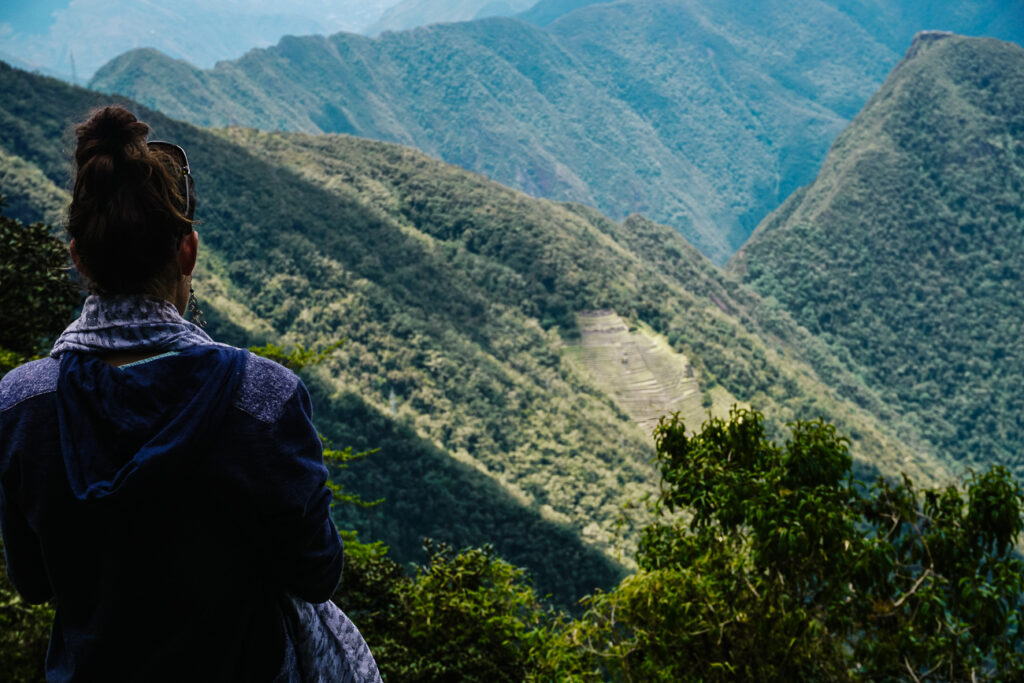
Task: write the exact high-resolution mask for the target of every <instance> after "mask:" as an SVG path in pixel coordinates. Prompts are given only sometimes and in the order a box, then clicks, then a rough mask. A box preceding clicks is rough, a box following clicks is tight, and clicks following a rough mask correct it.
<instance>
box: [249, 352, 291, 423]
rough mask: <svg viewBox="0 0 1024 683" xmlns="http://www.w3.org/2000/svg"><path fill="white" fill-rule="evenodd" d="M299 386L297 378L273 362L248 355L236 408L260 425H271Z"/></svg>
mask: <svg viewBox="0 0 1024 683" xmlns="http://www.w3.org/2000/svg"><path fill="white" fill-rule="evenodd" d="M298 386H299V378H298V376H297V375H296V374H295V373H294V372H292V371H291V370H289V369H288V368H286V367H284V366H283V365H280V364H279V363H275V362H274V361H272V360H268V359H266V358H263V357H262V356H257V355H256V354H254V353H251V352H250V353H249V358H248V361H247V362H246V364H245V373H244V374H243V375H242V385H241V386H240V387H239V389H238V394H237V396H236V398H235V407H236V408H238V409H239V410H242V411H244V412H246V413H248V414H249V415H252V416H253V417H255V418H256V419H257V420H260V421H261V422H274V421H276V420H277V419H278V418H279V417H281V413H282V412H283V411H284V405H285V403H287V402H288V399H290V398H291V397H292V395H293V394H294V393H295V390H296V388H297V387H298Z"/></svg>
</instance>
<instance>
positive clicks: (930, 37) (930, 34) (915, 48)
mask: <svg viewBox="0 0 1024 683" xmlns="http://www.w3.org/2000/svg"><path fill="white" fill-rule="evenodd" d="M954 35H956V34H955V33H953V32H952V31H937V30H927V31H918V32H917V33H916V34H914V40H913V41H912V42H911V43H910V47H909V48H907V54H906V56H905V57H904V60H907V59H913V58H914V57H916V56H917V55H918V54H919V53H920V52H921V50H923V49H927V46H929V45H931V44H932V43H937V42H938V41H940V40H945V39H946V38H950V37H952V36H954Z"/></svg>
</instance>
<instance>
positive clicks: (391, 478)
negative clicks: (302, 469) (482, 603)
mask: <svg viewBox="0 0 1024 683" xmlns="http://www.w3.org/2000/svg"><path fill="white" fill-rule="evenodd" d="M0 80H2V85H3V88H4V90H5V92H8V93H10V97H9V98H8V99H6V100H5V101H4V102H3V103H0V120H2V121H3V123H4V125H3V126H2V127H0V147H2V148H3V149H4V150H6V154H8V155H9V156H11V157H17V158H18V159H20V160H21V165H22V167H24V168H29V169H34V172H36V173H37V174H41V176H42V177H44V178H45V179H46V183H47V185H46V187H47V188H48V189H47V191H46V192H45V193H44V195H45V196H47V197H51V196H52V197H56V196H59V195H60V193H61V192H63V190H62V189H61V188H62V187H65V186H66V185H65V183H66V178H67V174H68V162H67V158H66V156H65V155H64V153H62V151H61V150H62V148H63V149H67V148H68V147H69V145H70V142H69V140H68V138H67V137H64V136H63V134H64V133H65V132H66V127H67V126H68V125H69V122H72V121H75V120H81V119H82V118H84V116H85V115H86V113H87V112H88V110H89V109H90V108H91V107H93V106H96V105H97V104H100V103H103V102H106V101H110V100H109V99H107V98H104V97H103V96H100V95H97V94H95V93H90V92H88V91H85V90H80V89H75V88H71V87H68V86H65V85H63V84H60V83H58V82H56V81H52V80H49V79H42V78H39V77H34V76H30V75H28V74H25V73H23V72H19V71H16V70H12V69H7V68H3V67H0ZM127 104H128V105H129V106H133V107H135V106H137V105H134V104H132V103H130V102H128V103H127ZM139 111H140V114H141V115H142V117H143V118H144V119H145V120H147V121H149V122H150V123H151V124H153V125H154V127H155V132H154V135H156V136H159V137H161V138H164V139H171V140H175V141H177V142H180V143H181V144H183V145H184V146H185V147H186V148H187V149H188V150H189V158H190V161H191V162H192V168H193V175H194V176H195V178H196V180H197V185H198V187H199V202H200V209H199V214H198V216H199V218H200V219H201V221H202V222H201V224H200V226H199V233H200V240H201V243H202V245H203V246H202V254H203V255H202V256H201V259H200V268H199V272H198V273H197V288H198V291H199V294H200V296H201V297H202V298H203V300H204V306H205V307H206V308H207V312H208V314H209V318H210V320H211V331H212V332H213V333H214V334H215V336H217V337H218V338H219V339H222V340H224V341H227V342H230V343H235V344H237V345H252V344H263V343H265V342H267V341H274V342H275V343H282V344H297V343H298V344H302V345H304V346H305V347H306V348H319V347H323V346H326V345H329V344H333V343H334V342H336V341H338V340H339V339H345V340H346V343H345V344H344V345H343V346H342V347H341V349H339V350H338V352H336V353H335V354H334V355H332V357H331V358H330V359H329V360H328V361H327V362H325V363H324V365H323V366H322V367H319V368H316V369H315V370H314V371H311V373H310V375H311V376H310V378H309V384H310V387H311V390H312V392H313V393H314V395H315V396H316V397H317V399H318V405H319V406H321V408H319V410H320V411H321V412H320V413H319V414H318V416H317V418H318V423H319V424H320V425H321V429H322V430H323V432H324V434H325V435H326V436H327V437H328V438H330V439H331V440H332V441H333V442H334V443H338V444H345V445H352V446H353V447H355V448H357V449H360V450H364V449H368V448H380V449H381V452H380V453H379V454H378V455H377V456H375V457H373V458H369V459H367V460H366V461H364V462H361V463H358V464H355V465H353V466H352V468H350V469H349V470H347V471H346V472H345V473H343V474H341V475H340V476H341V478H342V481H343V482H344V484H345V485H346V486H348V487H350V488H351V489H352V490H354V491H356V492H358V493H359V494H361V495H363V496H364V497H365V498H366V499H370V500H373V499H377V498H381V497H383V498H386V499H387V502H386V503H384V504H383V505H381V506H379V507H377V508H373V509H371V510H361V509H351V510H350V509H344V510H342V511H339V513H338V515H339V516H338V521H339V523H340V524H342V525H344V526H346V527H351V528H356V529H358V530H359V531H360V533H361V534H363V535H364V536H365V537H367V538H374V539H377V538H379V539H382V540H384V541H385V542H387V543H388V544H389V546H390V547H391V549H392V552H393V553H394V555H395V557H396V558H398V560H399V561H401V562H407V561H411V560H418V559H422V557H423V556H422V550H421V539H422V538H423V537H424V536H429V537H433V538H436V539H437V540H439V541H441V542H445V543H449V544H451V545H453V546H455V547H465V546H480V545H482V544H484V543H493V544H494V547H495V549H496V551H497V552H498V553H499V554H500V555H501V556H502V557H505V558H506V559H509V560H510V561H513V562H514V563H516V564H517V565H520V566H523V567H526V568H527V569H528V570H529V571H530V572H531V576H532V578H533V580H534V581H535V582H536V586H537V588H538V590H539V591H540V592H541V594H543V595H547V594H552V595H553V596H554V598H555V599H556V601H558V602H559V603H561V604H563V605H571V604H573V603H574V602H575V600H576V599H577V598H578V597H579V596H581V595H584V594H586V593H589V592H590V591H592V590H593V588H594V587H597V586H603V587H608V586H611V585H614V583H615V582H616V581H617V580H618V578H619V577H620V576H621V572H622V571H623V568H624V567H623V565H626V566H628V565H629V564H630V563H631V558H632V556H633V553H634V548H635V544H636V542H637V539H638V538H639V536H638V534H639V527H640V518H639V515H640V510H639V508H637V507H636V506H635V505H633V506H632V507H629V505H630V504H631V503H632V502H635V501H636V500H637V499H639V498H642V497H643V496H645V495H651V494H653V493H654V492H655V491H656V488H657V476H656V473H655V471H654V470H653V468H652V467H651V465H650V463H649V460H650V457H651V454H652V451H651V445H650V438H649V436H648V435H646V434H644V433H643V432H642V431H640V430H639V429H638V428H637V427H636V426H635V425H634V424H633V423H632V422H631V421H630V420H629V418H628V416H627V415H626V414H625V413H624V412H623V411H622V410H621V409H619V408H618V406H616V405H615V403H614V401H612V400H611V399H610V398H609V397H608V396H607V395H606V394H604V393H602V392H601V391H600V390H598V389H597V388H596V387H595V386H594V385H593V384H592V382H591V380H590V379H589V377H588V376H587V375H586V373H585V372H583V371H582V369H581V368H580V367H579V366H577V365H575V364H574V363H573V362H572V360H571V358H567V357H566V356H565V354H563V346H564V344H565V340H566V339H569V340H571V339H572V336H573V329H574V321H575V317H574V316H575V313H576V312H578V311H580V310H587V309H594V308H613V309H615V310H616V311H617V312H618V313H619V314H620V315H622V316H623V317H624V318H625V319H627V320H629V321H633V322H635V323H637V324H640V323H643V324H645V325H647V326H649V328H651V329H653V330H654V331H655V332H657V333H659V334H662V335H664V336H665V337H666V338H667V339H668V340H669V341H670V342H671V343H672V344H673V346H674V347H675V348H677V349H679V350H680V351H682V352H684V353H685V354H686V355H687V357H688V358H690V359H691V361H692V363H693V365H694V367H695V369H696V370H697V373H698V378H699V381H700V382H701V384H702V385H703V386H704V387H705V390H707V389H709V388H710V387H713V386H715V385H716V384H717V385H719V386H720V387H722V388H724V389H725V390H726V391H727V392H729V393H730V394H731V395H732V396H733V397H735V399H737V400H740V401H744V402H747V403H749V404H753V405H756V406H758V407H759V408H761V409H764V410H766V411H768V413H767V414H769V415H771V420H770V427H771V428H772V429H774V430H776V432H778V433H782V431H781V430H782V425H783V424H784V423H785V422H786V421H789V420H793V419H813V418H815V417H818V416H826V417H828V418H829V419H832V420H834V421H835V422H836V423H837V424H838V425H840V428H842V429H844V430H845V431H846V432H847V433H849V434H850V435H851V438H853V439H854V443H855V447H854V454H855V458H856V461H857V462H858V463H859V465H858V466H859V467H860V468H861V469H862V470H863V471H864V472H873V471H881V472H893V471H899V470H900V469H906V470H907V471H909V472H912V473H913V476H915V478H917V479H919V480H921V481H928V482H931V481H936V480H941V478H942V472H943V470H942V467H941V465H938V464H937V463H936V462H935V460H934V459H933V458H932V456H931V455H930V454H929V453H928V452H927V451H922V450H920V449H917V448H914V447H913V445H912V444H914V443H916V442H919V441H920V438H919V437H917V436H915V435H914V434H913V432H912V431H908V430H906V429H905V428H904V426H902V425H900V424H899V422H898V419H897V417H896V416H893V415H887V414H885V413H884V412H882V411H881V410H880V407H881V408H884V404H882V403H881V402H880V401H879V400H878V399H877V397H875V396H873V395H872V393H871V392H870V391H867V390H866V389H865V388H864V387H863V383H862V382H861V381H860V380H859V379H858V378H857V377H856V375H854V374H853V373H851V372H850V371H849V370H848V369H846V368H844V367H843V366H842V364H841V363H839V362H837V361H835V360H829V356H828V353H827V352H826V350H825V348H824V346H823V345H821V344H820V343H808V335H807V334H806V333H805V332H803V331H802V330H800V329H799V328H798V327H797V326H796V325H795V324H793V322H792V320H790V319H789V318H788V316H786V315H785V314H782V313H772V312H769V311H768V310H767V309H765V307H764V306H763V305H762V304H761V302H760V301H759V299H758V298H757V296H756V295H754V294H752V293H749V292H745V291H742V288H740V286H739V285H738V283H735V282H731V281H730V280H729V278H727V277H724V276H722V274H721V273H720V272H718V271H717V270H716V269H715V268H714V267H713V266H711V264H710V263H709V262H707V261H705V260H704V259H703V257H701V256H700V255H699V254H698V253H697V252H696V251H695V250H694V249H693V248H692V247H690V246H689V245H687V244H686V242H685V241H684V240H683V239H682V238H681V237H680V236H679V235H678V233H676V232H674V231H673V230H671V229H670V228H666V227H664V226H658V225H656V224H654V223H650V222H648V221H643V220H640V219H636V220H633V221H631V222H630V223H629V225H630V226H631V228H635V232H636V234H637V235H638V237H636V238H635V241H636V243H637V245H638V246H637V247H636V248H637V249H640V248H641V247H640V246H639V245H641V244H646V245H647V246H646V247H644V248H645V249H652V248H653V247H652V245H653V244H654V243H655V242H657V241H661V242H662V244H663V247H662V249H663V250H664V251H665V255H664V256H663V257H659V258H656V259H652V260H651V262H647V261H646V260H645V259H644V258H643V257H642V256H641V255H640V254H639V253H637V252H635V251H633V250H632V249H630V248H629V247H628V246H626V244H627V241H626V239H625V238H624V237H623V235H624V233H626V232H632V230H626V229H625V226H624V225H620V224H618V223H615V222H613V221H610V220H608V219H607V218H605V217H603V216H600V214H597V213H596V212H594V211H592V210H589V209H584V208H583V207H580V206H577V205H567V204H565V205H558V204H552V203H550V202H545V201H540V200H535V199H530V198H529V197H526V196H525V195H522V194H520V193H517V192H514V191H512V190H509V189H507V188H503V187H501V186H500V185H497V184H496V183H492V182H489V181H487V180H485V179H483V178H481V177H480V176H476V175H473V174H469V173H467V172H465V171H462V170H460V169H457V168H455V167H452V166H447V165H444V164H441V163H439V162H436V161H434V160H431V159H429V158H427V157H425V156H424V155H422V154H420V153H418V152H414V151H412V150H409V149H405V148H401V147H397V146H394V145H389V144H385V143H374V142H369V141H365V140H358V139H355V138H349V137H344V136H320V137H314V136H305V135H296V134H264V133H257V132H255V131H250V130H244V129H228V130H222V131H218V132H213V131H207V130H203V129H197V128H195V127H193V126H190V125H187V124H182V123H178V122H174V121H171V120H169V119H167V118H165V117H163V116H162V115H160V114H158V113H155V112H149V111H146V110H142V109H140V110H139ZM26 187H28V184H27V183H26V182H21V183H14V184H12V190H11V198H12V199H11V203H12V206H13V205H14V204H15V202H19V204H18V205H19V206H31V201H29V199H30V198H29V199H26V198H25V197H26V195H25V194H24V193H23V192H24V189H25V188H26ZM43 215H45V211H44V209H42V208H39V209H36V213H34V214H33V213H32V212H27V213H26V214H23V215H22V216H21V217H22V218H24V219H25V220H36V219H37V218H39V217H41V216H43ZM691 286H692V287H693V289H690V287H691ZM762 309H764V310H762ZM816 368H820V370H818V369H816ZM819 372H820V373H821V374H820V375H819ZM823 378H827V382H828V384H826V383H825V382H823V381H822V379H823ZM829 385H832V386H829ZM624 506H625V507H624Z"/></svg>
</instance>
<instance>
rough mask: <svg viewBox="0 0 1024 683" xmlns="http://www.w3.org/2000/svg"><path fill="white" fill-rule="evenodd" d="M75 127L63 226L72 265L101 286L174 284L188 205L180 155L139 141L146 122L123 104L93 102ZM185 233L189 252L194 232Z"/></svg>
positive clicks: (166, 290)
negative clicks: (72, 179)
mask: <svg viewBox="0 0 1024 683" xmlns="http://www.w3.org/2000/svg"><path fill="white" fill-rule="evenodd" d="M75 133H76V135H77V137H78V146H77V148H76V150H75V165H76V167H77V174H76V177H75V188H74V193H73V195H72V200H71V207H70V209H69V211H68V232H69V233H70V234H71V237H72V239H73V252H74V256H75V263H76V265H78V267H79V270H80V271H82V274H83V275H84V276H85V277H86V278H88V280H89V281H90V282H91V284H92V286H93V288H94V289H95V290H97V291H99V292H101V293H105V294H140V293H148V294H153V295H157V296H167V295H169V294H172V293H174V292H176V291H177V290H179V289H180V282H181V280H182V275H183V269H182V264H181V263H180V260H181V259H180V253H179V252H180V251H181V249H182V244H183V242H184V241H186V237H190V236H191V235H192V234H193V228H192V215H191V214H192V213H193V212H194V210H195V197H194V196H190V195H192V192H193V189H192V184H191V182H190V178H189V176H187V174H186V173H185V169H183V168H182V165H181V163H180V160H178V159H176V158H175V155H174V154H169V153H168V151H167V150H166V148H165V147H162V146H154V147H152V148H151V147H150V146H149V145H147V142H146V136H147V135H148V134H149V126H148V125H146V124H145V123H143V122H141V121H139V120H138V119H137V118H136V117H135V115H134V114H132V113H131V112H130V111H128V110H127V109H125V108H123V107H118V106H113V107H104V108H103V109H97V110H95V111H94V112H93V113H92V114H91V115H90V117H89V119H88V120H87V121H85V122H84V123H80V124H79V125H78V126H77V127H76V129H75ZM187 241H188V243H189V244H190V245H193V249H192V251H193V255H192V259H193V260H194V238H190V239H188V240H187ZM187 270H188V271H189V272H191V265H189V266H188V268H187Z"/></svg>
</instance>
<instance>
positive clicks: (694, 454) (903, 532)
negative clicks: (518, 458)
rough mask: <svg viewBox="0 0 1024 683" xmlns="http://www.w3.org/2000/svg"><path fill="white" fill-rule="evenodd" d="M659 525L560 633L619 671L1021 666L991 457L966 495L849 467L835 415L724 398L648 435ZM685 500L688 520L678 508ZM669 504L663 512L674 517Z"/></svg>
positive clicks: (1014, 532)
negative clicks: (781, 415) (772, 429)
mask: <svg viewBox="0 0 1024 683" xmlns="http://www.w3.org/2000/svg"><path fill="white" fill-rule="evenodd" d="M657 439H658V456H657V459H658V463H659V466H660V469H661V472H662V481H663V489H662V493H661V496H660V497H659V500H658V503H657V506H656V510H658V511H659V512H660V513H661V515H662V516H663V519H662V520H661V521H657V522H655V523H654V524H652V525H650V526H648V527H647V528H646V529H645V530H644V534H643V538H642V541H641V544H640V549H639V551H638V553H637V560H638V563H639V565H640V567H641V569H640V571H639V572H638V573H637V575H636V576H633V577H630V578H629V579H626V580H625V581H624V582H623V583H622V584H621V585H620V586H619V587H618V588H617V589H616V590H614V591H612V592H610V593H606V594H598V595H597V596H595V597H594V598H592V599H590V605H591V608H590V611H588V612H587V614H586V615H584V617H583V618H582V619H581V620H579V621H578V622H577V624H576V627H575V630H571V631H567V632H566V633H565V634H563V636H562V637H563V638H565V645H564V647H569V648H577V649H578V650H579V652H582V653H584V654H583V656H581V657H580V659H579V660H578V661H577V662H576V663H575V667H576V669H577V671H580V672H584V673H586V672H590V673H596V672H601V673H602V674H603V675H605V676H610V677H611V678H613V679H615V680H666V681H669V680H672V681H677V680H736V679H744V680H846V679H851V678H864V679H867V680H894V679H903V678H906V677H907V676H908V675H909V676H910V677H911V678H914V679H920V680H925V679H928V680H944V681H959V680H973V679H975V678H978V679H980V678H988V677H992V676H995V677H997V678H1003V679H1005V678H1013V677H1016V676H1020V675H1022V674H1024V657H1022V655H1021V645H1022V644H1024V643H1022V635H1024V634H1022V632H1021V629H1020V626H1021V624H1020V617H1021V615H1022V611H1021V610H1022V603H1021V595H1022V591H1024V563H1022V561H1021V559H1020V558H1019V557H1018V556H1017V555H1016V553H1015V551H1014V544H1016V543H1017V541H1018V539H1019V536H1020V532H1021V529H1022V521H1021V512H1022V509H1024V492H1022V490H1021V487H1020V485H1019V484H1018V483H1017V482H1016V480H1014V478H1013V477H1012V476H1011V475H1010V473H1009V472H1008V471H1007V470H1006V469H1004V468H1000V467H995V468H992V469H991V470H989V471H988V472H986V473H984V474H980V475H973V474H972V475H971V476H970V478H969V479H968V481H967V485H966V490H965V491H960V490H958V489H957V488H956V487H953V486H949V487H947V488H945V489H938V490H925V491H923V492H918V491H917V490H915V488H914V486H913V484H912V483H911V481H910V480H909V479H906V478H905V479H904V480H903V481H902V482H899V483H893V482H889V481H886V480H884V479H879V480H878V481H877V482H875V483H874V484H872V485H870V486H867V485H863V484H860V483H859V482H855V481H854V480H853V478H852V477H851V476H850V457H849V454H848V452H847V442H846V439H844V438H842V437H840V436H838V435H837V433H836V431H835V429H834V428H833V427H832V426H831V425H827V424H825V423H823V422H820V421H817V422H803V423H796V424H793V425H791V436H790V438H789V439H788V440H787V442H786V443H785V445H784V446H782V447H779V446H777V445H776V444H774V443H773V442H772V441H770V440H769V439H768V438H767V436H766V432H765V425H764V419H763V417H762V416H761V415H760V414H759V413H756V412H751V411H746V410H735V411H734V412H733V414H732V415H731V417H730V419H729V420H728V421H724V420H717V419H712V420H709V421H708V422H707V423H705V425H704V427H703V429H702V431H701V432H700V433H698V434H695V435H693V436H692V437H691V436H688V435H687V434H686V433H685V431H684V427H683V425H682V424H681V423H680V422H679V421H678V419H675V418H672V419H666V420H663V421H662V424H661V425H660V426H659V428H658V431H657ZM680 511H682V512H683V514H678V513H679V512H680ZM673 513H675V514H673Z"/></svg>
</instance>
